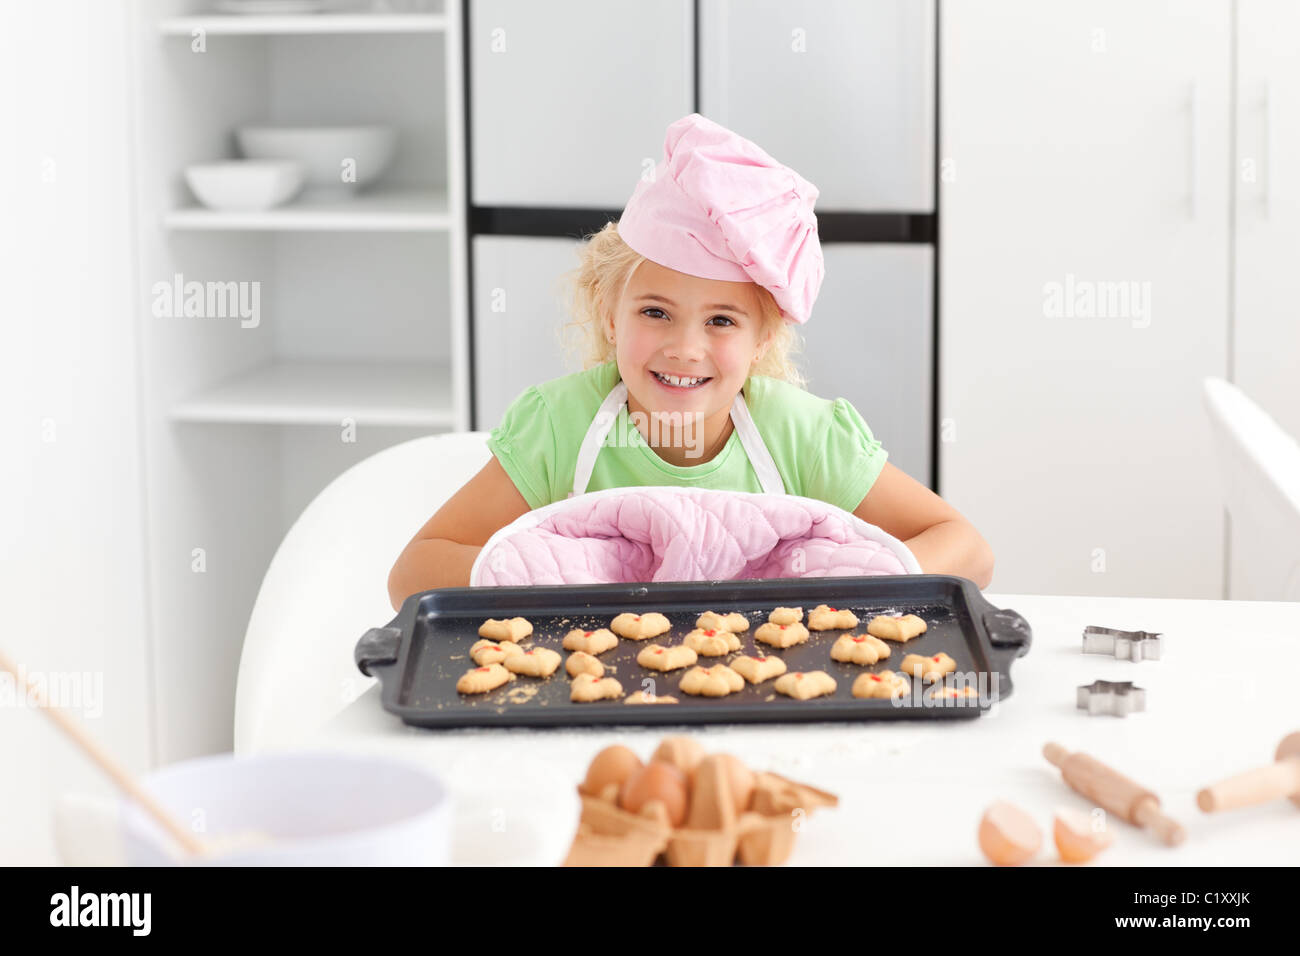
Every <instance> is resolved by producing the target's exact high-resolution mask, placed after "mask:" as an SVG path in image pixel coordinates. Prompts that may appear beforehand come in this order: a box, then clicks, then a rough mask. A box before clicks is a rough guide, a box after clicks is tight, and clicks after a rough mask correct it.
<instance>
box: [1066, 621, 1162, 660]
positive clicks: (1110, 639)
mask: <svg viewBox="0 0 1300 956" xmlns="http://www.w3.org/2000/svg"><path fill="white" fill-rule="evenodd" d="M1083 653H1085V654H1110V655H1112V656H1113V657H1116V658H1118V659H1119V660H1121V661H1140V660H1144V659H1145V660H1152V661H1158V660H1160V633H1159V632H1158V631H1150V632H1148V631H1121V630H1118V629H1117V628H1113V627H1095V626H1092V625H1089V626H1088V627H1085V628H1084V629H1083Z"/></svg>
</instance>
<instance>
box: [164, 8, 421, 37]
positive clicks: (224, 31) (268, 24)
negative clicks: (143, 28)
mask: <svg viewBox="0 0 1300 956" xmlns="http://www.w3.org/2000/svg"><path fill="white" fill-rule="evenodd" d="M446 29H447V18H446V17H445V16H443V15H442V14H440V13H309V14H301V15H297V16H260V15H253V14H245V15H242V16H241V15H239V14H221V13H213V14H210V15H200V16H191V17H169V18H168V19H165V20H161V21H159V23H158V30H159V32H160V33H162V34H163V35H165V36H187V37H188V36H193V35H194V32H195V31H196V30H198V31H202V32H204V33H207V34H210V35H213V36H217V35H221V36H268V35H275V34H280V35H284V34H294V33H297V34H309V33H352V34H358V33H441V32H443V31H444V30H446Z"/></svg>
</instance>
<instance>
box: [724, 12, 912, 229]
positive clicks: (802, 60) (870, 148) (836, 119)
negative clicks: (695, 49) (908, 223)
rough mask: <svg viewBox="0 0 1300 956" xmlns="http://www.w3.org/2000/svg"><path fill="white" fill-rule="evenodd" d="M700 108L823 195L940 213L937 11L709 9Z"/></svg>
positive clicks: (845, 204) (859, 205)
mask: <svg viewBox="0 0 1300 956" xmlns="http://www.w3.org/2000/svg"><path fill="white" fill-rule="evenodd" d="M700 49H701V51H702V55H701V58H700V108H701V110H700V111H701V112H702V113H704V115H706V116H708V117H710V118H711V119H714V120H716V121H717V122H719V123H721V124H722V125H724V126H727V127H729V128H731V129H734V130H735V131H736V132H738V133H740V134H741V135H742V136H746V137H748V138H749V139H752V140H753V141H754V142H756V143H760V144H761V145H762V146H763V148H764V149H765V150H766V151H767V152H768V153H770V154H771V155H772V156H774V157H776V158H777V159H778V160H779V161H781V162H783V163H785V164H787V165H789V166H791V167H793V168H794V169H797V170H799V172H800V174H801V175H803V177H804V178H805V179H807V180H809V181H810V182H812V183H813V184H814V185H816V186H817V188H818V190H819V191H820V196H819V197H818V200H817V208H818V210H819V211H825V210H834V211H837V212H873V213H877V212H930V211H932V210H933V209H934V72H935V71H934V50H935V5H934V2H933V0H866V2H864V0H816V2H809V0H700Z"/></svg>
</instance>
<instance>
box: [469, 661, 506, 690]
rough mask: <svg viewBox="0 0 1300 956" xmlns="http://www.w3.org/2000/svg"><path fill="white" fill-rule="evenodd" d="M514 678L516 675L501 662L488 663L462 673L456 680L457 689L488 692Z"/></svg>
mask: <svg viewBox="0 0 1300 956" xmlns="http://www.w3.org/2000/svg"><path fill="white" fill-rule="evenodd" d="M514 679H515V678H514V675H513V674H511V673H510V672H509V671H508V670H506V669H505V668H504V667H502V666H501V665H500V664H487V665H485V666H483V667H476V668H474V669H473V670H472V671H466V672H465V673H464V674H462V675H461V676H460V680H458V681H456V690H458V691H459V692H460V693H462V694H486V693H487V692H488V691H490V690H496V689H497V688H498V687H500V686H501V685H502V684H504V683H505V682H506V681H510V680H514Z"/></svg>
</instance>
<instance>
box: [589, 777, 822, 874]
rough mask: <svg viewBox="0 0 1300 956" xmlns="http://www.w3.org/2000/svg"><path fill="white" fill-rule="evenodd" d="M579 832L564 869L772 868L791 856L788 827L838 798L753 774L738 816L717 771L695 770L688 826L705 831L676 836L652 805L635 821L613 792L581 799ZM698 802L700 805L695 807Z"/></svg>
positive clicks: (727, 783) (679, 830) (681, 830)
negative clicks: (655, 866)
mask: <svg viewBox="0 0 1300 956" xmlns="http://www.w3.org/2000/svg"><path fill="white" fill-rule="evenodd" d="M578 794H579V796H580V797H581V798H582V816H581V818H580V819H579V821H578V832H577V834H576V835H575V836H574V838H573V845H572V846H571V847H570V849H569V855H568V857H567V858H566V859H565V861H564V865H565V866H651V865H653V864H654V863H655V862H656V861H657V860H658V859H659V857H660V856H661V855H662V856H663V859H664V862H666V863H667V864H668V865H669V866H731V865H732V864H733V863H734V862H736V860H737V858H739V861H740V862H741V863H743V864H745V865H746V866H777V865H780V864H781V863H784V862H785V861H786V860H787V859H789V857H790V853H791V851H792V850H793V849H794V837H795V833H796V830H795V826H794V821H795V820H796V819H800V818H798V817H796V816H795V815H794V811H796V810H802V811H803V813H804V815H805V816H806V815H807V814H809V813H811V812H812V811H813V810H814V809H816V808H817V807H833V806H836V805H838V804H839V798H838V797H837V796H835V794H833V793H827V792H826V791H825V790H818V789H817V788H816V787H810V786H808V785H807V784H803V783H799V782H797V781H794V780H788V779H786V778H785V777H782V776H780V775H778V774H774V773H756V774H755V775H754V791H753V793H752V795H751V796H750V799H749V803H748V805H747V806H746V808H745V809H744V811H743V812H740V813H737V811H736V801H735V799H734V798H733V796H732V785H731V780H730V778H729V776H728V774H727V773H726V772H725V770H724V769H723V768H722V767H721V766H720V765H719V764H717V763H712V762H709V761H706V762H704V763H703V764H701V765H700V768H699V770H698V771H697V773H696V775H695V782H694V785H693V788H692V792H691V795H690V800H691V806H692V813H691V818H692V819H693V820H701V819H703V820H704V821H705V822H706V824H707V825H705V826H696V827H694V828H689V827H676V828H674V827H673V826H672V825H671V824H670V823H669V819H668V811H667V809H666V808H665V807H664V805H663V804H662V803H661V802H659V801H657V800H652V801H650V802H648V803H647V804H646V805H645V806H644V807H642V809H641V812H640V813H631V812H629V811H627V810H624V809H622V808H620V807H619V806H618V804H617V802H616V801H617V787H616V785H613V784H611V785H609V786H607V787H606V788H605V791H604V792H603V793H601V794H589V793H584V792H583V791H582V789H581V787H579V789H578ZM697 801H698V804H697Z"/></svg>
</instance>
